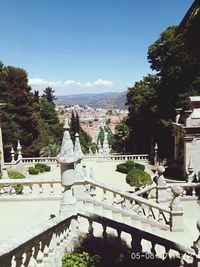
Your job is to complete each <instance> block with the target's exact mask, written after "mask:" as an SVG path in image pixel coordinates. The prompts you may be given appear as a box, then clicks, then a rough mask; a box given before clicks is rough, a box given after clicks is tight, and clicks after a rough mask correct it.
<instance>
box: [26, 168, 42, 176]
mask: <svg viewBox="0 0 200 267" xmlns="http://www.w3.org/2000/svg"><path fill="white" fill-rule="evenodd" d="M28 172H29V174H33V175H36V174H38V173H39V172H40V171H39V170H38V169H36V168H34V167H29V168H28Z"/></svg>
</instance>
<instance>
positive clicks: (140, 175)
mask: <svg viewBox="0 0 200 267" xmlns="http://www.w3.org/2000/svg"><path fill="white" fill-rule="evenodd" d="M126 182H127V183H128V184H130V185H131V186H134V187H141V186H144V185H150V184H152V179H151V176H150V175H149V174H148V173H147V172H144V171H142V170H140V169H136V168H134V169H132V170H130V171H129V173H128V174H127V176H126Z"/></svg>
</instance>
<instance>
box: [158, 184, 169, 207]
mask: <svg viewBox="0 0 200 267" xmlns="http://www.w3.org/2000/svg"><path fill="white" fill-rule="evenodd" d="M167 199H168V198H167V186H166V185H163V186H162V185H158V186H157V191H156V202H157V203H161V202H166V201H167Z"/></svg>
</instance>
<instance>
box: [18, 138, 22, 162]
mask: <svg viewBox="0 0 200 267" xmlns="http://www.w3.org/2000/svg"><path fill="white" fill-rule="evenodd" d="M17 151H18V157H17V159H22V147H21V144H20V142H19V140H18V142H17Z"/></svg>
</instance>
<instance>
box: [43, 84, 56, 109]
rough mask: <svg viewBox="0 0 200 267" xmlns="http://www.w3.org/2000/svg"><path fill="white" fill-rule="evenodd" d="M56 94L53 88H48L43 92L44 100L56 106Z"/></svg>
mask: <svg viewBox="0 0 200 267" xmlns="http://www.w3.org/2000/svg"><path fill="white" fill-rule="evenodd" d="M54 93H55V90H53V89H52V87H47V88H45V89H44V91H43V95H42V99H46V100H47V101H48V102H50V103H52V104H53V105H55V104H54V100H56V99H57V98H56V97H55V95H54Z"/></svg>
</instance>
